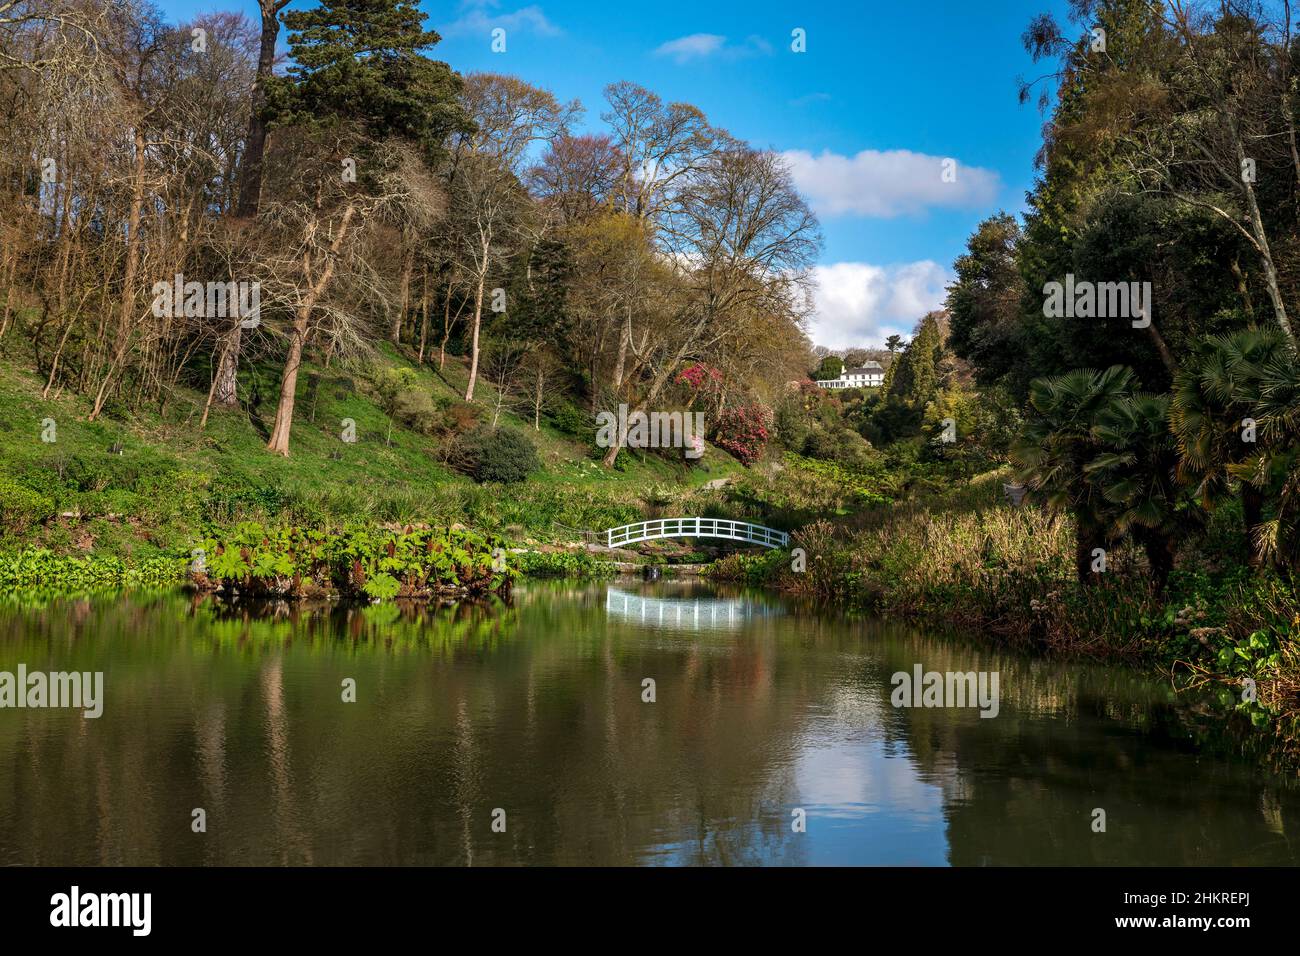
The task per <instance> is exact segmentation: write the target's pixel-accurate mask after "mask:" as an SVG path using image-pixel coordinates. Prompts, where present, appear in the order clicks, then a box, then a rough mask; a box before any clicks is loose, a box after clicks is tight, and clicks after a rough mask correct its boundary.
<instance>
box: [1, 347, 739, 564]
mask: <svg viewBox="0 0 1300 956" xmlns="http://www.w3.org/2000/svg"><path fill="white" fill-rule="evenodd" d="M374 361H375V362H376V363H379V364H384V365H391V366H405V367H412V368H414V366H412V365H411V363H410V362H408V361H407V360H406V359H404V358H403V357H401V356H400V355H398V354H397V352H396V351H395V350H393V349H392V348H391V347H387V348H386V349H385V350H384V351H383V352H382V353H380V354H379V355H377V356H375V359H374ZM415 371H416V374H417V376H418V380H419V383H418V386H417V387H418V388H419V389H421V390H425V391H427V393H428V394H431V395H433V396H434V397H435V398H437V397H439V396H447V397H449V398H453V399H458V398H460V397H461V396H463V394H464V387H465V380H466V369H465V366H464V362H463V360H460V359H453V358H449V359H448V361H447V365H446V368H445V370H444V371H443V373H442V374H441V375H439V374H438V373H437V372H436V371H435V370H433V369H431V368H429V367H427V366H426V367H423V368H417V369H415ZM368 372H369V370H368V369H367V370H357V369H340V368H338V367H334V368H330V369H324V368H320V367H315V366H312V365H310V364H308V365H306V366H304V368H303V371H302V374H301V376H300V378H299V392H298V406H297V415H296V417H295V420H294V427H293V435H292V449H291V451H292V454H291V456H290V457H289V458H288V459H284V458H281V457H279V456H277V455H272V454H270V453H268V452H267V451H266V450H265V448H264V443H265V440H266V434H267V430H268V429H269V426H270V422H271V420H272V417H273V414H274V400H275V395H276V389H277V386H278V379H277V378H276V372H275V370H274V369H272V368H258V369H247V370H245V376H244V379H243V380H241V388H243V387H244V386H245V385H246V384H248V381H249V380H250V375H251V376H253V377H255V380H256V382H257V384H256V387H255V388H253V389H252V391H253V392H254V393H255V394H256V395H257V396H258V397H259V398H260V402H259V403H258V405H257V407H255V408H251V409H249V410H247V411H243V410H241V411H234V412H229V411H216V410H214V412H213V414H212V417H211V418H210V420H209V422H208V425H207V428H206V429H205V430H204V431H202V432H200V431H198V429H197V422H198V419H199V417H200V415H201V414H202V406H203V401H204V398H205V396H204V395H203V394H200V393H197V392H192V391H188V390H184V391H182V392H180V393H179V394H178V395H177V396H176V397H175V398H174V399H173V401H172V402H171V404H170V405H169V407H168V408H167V409H166V412H165V414H159V413H158V411H157V409H154V410H141V411H138V412H135V413H128V412H126V411H124V410H122V411H118V412H117V413H116V414H110V417H106V418H104V419H101V421H99V422H95V423H89V422H87V421H86V416H87V414H88V412H89V403H88V402H87V401H86V400H85V399H84V398H83V397H81V396H73V395H68V394H64V395H62V396H59V397H57V398H51V399H50V400H48V401H43V400H42V399H41V397H40V392H41V387H42V385H43V383H42V382H41V381H39V380H38V379H36V378H35V377H33V376H32V375H31V374H30V373H28V372H26V371H23V370H20V369H18V368H16V367H14V366H13V365H12V364H8V363H0V451H2V452H3V454H0V476H9V477H11V478H14V479H16V480H18V481H19V482H20V483H22V484H23V485H25V486H27V487H31V488H33V489H35V490H37V491H39V492H41V493H43V494H45V495H48V496H49V497H51V498H53V499H54V501H55V503H56V505H57V508H58V511H59V512H66V511H77V512H80V513H81V518H79V519H60V520H57V521H48V522H46V523H45V525H44V526H39V525H34V526H32V527H29V528H28V529H27V530H26V532H24V533H22V534H20V535H10V536H9V538H7V539H5V540H4V541H3V542H0V547H3V548H6V549H12V548H13V547H15V546H21V545H23V544H38V543H39V544H44V545H46V546H49V547H52V548H53V549H55V550H56V551H61V552H69V553H84V552H86V551H89V550H94V551H96V552H99V551H106V552H108V553H115V554H124V555H132V554H141V553H143V554H148V553H152V552H153V551H155V550H157V549H168V548H175V547H176V546H177V545H178V544H183V543H184V542H183V541H181V540H179V539H181V538H184V537H186V536H187V535H189V534H192V533H193V532H195V531H196V530H197V529H198V527H199V526H200V524H201V523H202V522H203V520H204V519H207V520H212V521H222V520H225V521H229V520H236V519H242V518H272V519H281V520H296V521H306V522H311V523H325V524H338V523H342V522H346V521H349V520H357V519H360V520H367V519H369V520H375V521H419V520H459V521H463V522H464V523H466V524H470V525H474V524H484V523H487V524H497V525H498V526H499V527H500V528H511V527H514V528H515V530H519V528H520V527H521V526H522V527H524V528H526V529H527V530H528V531H529V532H530V533H532V534H535V535H537V536H539V537H542V538H545V537H551V536H554V537H559V538H563V537H564V534H563V532H562V531H561V530H559V529H554V528H552V529H550V530H551V532H552V533H551V534H548V533H547V531H548V529H547V527H546V526H547V525H548V524H550V525H554V524H555V523H556V521H557V520H558V519H559V518H560V517H568V518H569V519H570V522H571V523H572V524H571V525H570V526H581V527H595V525H594V524H585V525H579V524H578V522H581V521H583V520H584V519H585V520H588V521H592V522H597V521H599V520H603V518H604V517H605V513H604V512H605V511H608V510H609V509H610V508H616V506H620V507H622V508H623V509H624V510H626V509H630V508H633V507H639V506H640V503H641V501H642V498H643V496H644V495H645V494H646V493H647V492H648V491H649V490H650V489H653V488H657V487H662V486H675V487H697V486H699V485H700V484H703V483H704V482H706V481H708V480H711V479H714V478H718V477H724V476H727V475H730V474H734V473H736V472H739V471H741V470H743V469H741V466H740V465H739V464H738V463H737V462H735V460H734V459H732V458H730V457H729V456H728V455H726V453H724V452H722V451H720V450H718V449H716V448H710V449H709V451H708V452H707V454H706V455H705V458H704V459H703V460H702V462H701V465H700V466H697V467H694V468H690V467H684V466H683V465H681V464H678V463H676V462H672V461H669V460H666V459H664V458H659V457H656V456H644V457H642V456H640V455H634V454H624V455H623V456H622V460H621V464H622V470H621V471H616V472H612V473H611V472H606V471H605V470H603V469H601V468H600V467H599V464H598V463H597V462H596V461H594V460H593V459H592V457H591V449H590V448H589V447H587V446H585V445H583V444H582V443H581V442H580V441H577V440H575V439H574V438H572V437H571V436H568V435H565V434H562V433H560V432H558V431H556V430H554V429H552V428H551V427H550V426H549V425H548V424H546V422H545V421H544V422H543V423H542V427H541V430H540V431H534V429H533V427H532V422H531V420H529V421H524V420H521V419H520V418H518V417H517V416H515V415H513V414H511V413H510V412H509V411H506V412H504V413H503V415H502V424H503V425H506V426H509V427H513V428H517V429H519V430H521V431H525V432H526V433H527V434H528V435H529V436H530V437H531V438H532V439H533V440H534V442H535V444H536V445H537V448H538V455H539V458H540V459H541V461H542V463H543V467H542V469H541V470H540V471H539V472H537V473H535V474H534V476H533V477H532V478H530V480H529V481H528V482H527V483H525V484H524V485H519V486H513V487H510V488H499V487H498V488H492V487H486V488H480V487H478V486H475V485H474V483H473V482H472V481H470V480H469V479H467V478H465V477H464V476H462V475H459V474H457V473H455V472H453V471H450V470H449V469H447V468H446V467H445V466H443V465H442V464H440V459H441V457H442V456H441V455H440V454H439V452H440V450H441V449H440V448H439V445H438V440H437V439H436V438H434V437H431V436H428V435H425V434H421V433H420V432H418V431H414V430H411V429H409V428H405V427H402V426H401V425H400V424H394V425H393V427H392V437H391V445H389V444H386V441H385V438H386V435H387V433H388V429H389V421H388V417H387V415H386V414H385V413H384V411H383V410H382V407H381V406H380V404H379V402H378V397H377V395H376V393H375V391H374V388H373V386H372V383H371V382H370V380H369V377H368ZM317 374H319V376H320V379H319V385H318V386H317V387H316V388H315V389H314V391H313V389H312V388H311V387H310V384H309V383H310V381H311V379H312V378H313V377H314V376H315V375H317ZM492 401H493V391H492V389H491V388H490V386H487V385H486V384H484V383H480V385H479V387H478V389H477V394H476V402H478V403H480V404H481V405H482V406H483V407H484V410H485V415H487V416H490V414H491V412H490V408H491V404H492ZM111 411H112V410H110V413H111ZM46 418H53V419H54V420H55V421H56V423H57V428H58V435H57V441H56V442H55V443H53V444H46V443H44V442H42V441H41V428H42V425H41V422H42V420H43V419H46ZM345 418H351V419H353V420H354V421H355V422H356V430H357V439H358V440H357V442H356V443H355V444H348V443H345V442H343V441H341V439H340V432H341V422H342V420H343V419H345ZM593 429H594V426H593ZM593 434H594V430H593ZM119 443H120V444H121V446H122V452H121V454H120V455H116V454H111V453H110V448H111V447H112V446H113V445H115V444H119ZM331 456H337V460H335V458H334V457H331ZM539 501H541V504H539V503H538V502H539ZM611 513H613V512H611Z"/></svg>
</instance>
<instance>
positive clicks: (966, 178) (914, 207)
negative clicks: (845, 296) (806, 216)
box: [782, 149, 1001, 219]
mask: <svg viewBox="0 0 1300 956" xmlns="http://www.w3.org/2000/svg"><path fill="white" fill-rule="evenodd" d="M782 156H784V157H785V160H786V162H788V163H789V164H790V169H791V173H792V174H793V176H794V181H795V185H797V186H798V187H799V190H800V192H802V193H803V194H804V195H805V196H807V197H808V198H809V200H810V201H811V202H812V205H813V208H814V209H816V210H817V212H818V213H820V214H821V215H824V216H842V215H857V216H873V217H877V218H881V219H891V218H893V217H895V216H902V215H914V214H917V213H921V212H924V211H925V210H927V209H930V208H933V207H943V208H971V207H978V206H983V205H989V204H992V203H993V202H994V201H995V200H996V198H997V194H998V189H999V187H1000V185H1001V182H1000V180H999V178H998V174H997V173H996V172H994V171H993V170H990V169H981V168H980V167H978V166H966V165H964V164H962V163H960V162H957V164H956V166H955V167H954V168H953V169H954V174H955V175H954V176H950V177H948V178H950V179H952V180H953V181H952V182H945V181H944V179H945V177H944V162H945V160H946V159H947V157H943V156H927V155H926V154H925V153H914V152H912V151H911V150H908V149H891V150H884V151H882V150H876V149H864V150H863V151H862V152H860V153H858V154H857V155H856V156H841V155H840V154H838V153H832V152H831V151H830V150H824V151H823V152H822V153H821V155H820V156H814V155H813V154H812V153H810V152H808V151H807V150H802V149H792V150H787V151H786V152H784V153H782Z"/></svg>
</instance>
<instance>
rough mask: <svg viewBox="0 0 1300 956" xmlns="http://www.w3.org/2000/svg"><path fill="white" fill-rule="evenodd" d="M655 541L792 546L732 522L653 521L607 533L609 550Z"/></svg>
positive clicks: (770, 531)
mask: <svg viewBox="0 0 1300 956" xmlns="http://www.w3.org/2000/svg"><path fill="white" fill-rule="evenodd" d="M656 538H728V539H730V540H733V541H747V542H750V543H752V544H761V545H763V546H764V547H768V548H783V547H785V546H786V545H787V544H789V542H790V535H789V534H787V533H786V532H784V531H778V530H777V529H775V528H768V527H765V526H763V525H761V524H754V523H753V522H750V521H733V520H731V519H730V518H650V519H647V520H645V521H637V522H634V523H632V524H625V525H620V526H619V527H617V528H610V529H608V530H607V531H606V532H605V544H606V547H609V548H614V547H616V546H618V545H621V544H635V543H637V542H640V541H650V540H654V539H656Z"/></svg>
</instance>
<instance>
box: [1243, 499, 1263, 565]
mask: <svg viewBox="0 0 1300 956" xmlns="http://www.w3.org/2000/svg"><path fill="white" fill-rule="evenodd" d="M1241 515H1242V518H1243V519H1244V521H1245V525H1246V560H1247V561H1248V562H1249V563H1251V564H1258V563H1259V556H1258V553H1257V551H1256V549H1255V529H1256V528H1258V527H1259V525H1260V523H1261V522H1262V521H1263V520H1264V495H1263V493H1262V492H1261V491H1260V490H1259V489H1258V488H1256V487H1255V486H1254V485H1252V484H1249V483H1247V482H1242V485H1241Z"/></svg>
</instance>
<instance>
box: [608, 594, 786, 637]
mask: <svg viewBox="0 0 1300 956" xmlns="http://www.w3.org/2000/svg"><path fill="white" fill-rule="evenodd" d="M605 613H606V614H607V615H608V616H609V617H617V618H623V619H624V620H628V621H636V622H639V623H641V624H671V625H675V626H676V627H682V628H689V629H691V630H700V629H702V628H722V627H739V626H740V625H741V624H743V623H745V622H746V621H748V620H750V619H752V618H755V617H768V616H771V615H773V614H779V613H780V612H779V611H777V610H774V609H773V608H771V607H769V606H768V605H766V604H760V603H759V602H757V601H750V600H746V599H744V598H662V597H650V596H647V595H641V594H633V593H632V592H631V591H622V590H619V589H618V588H610V589H609V590H608V591H606V592H605Z"/></svg>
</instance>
